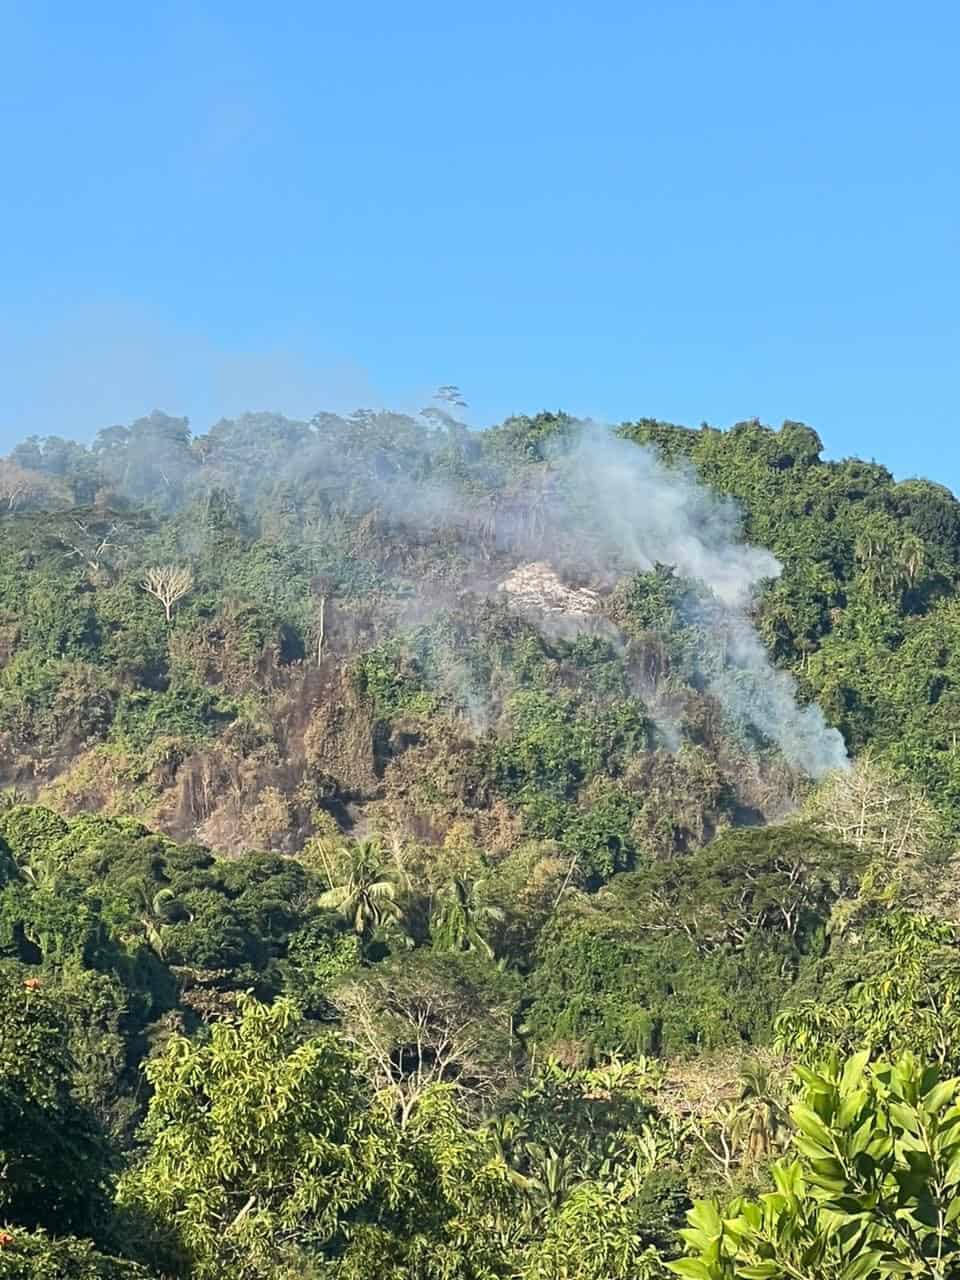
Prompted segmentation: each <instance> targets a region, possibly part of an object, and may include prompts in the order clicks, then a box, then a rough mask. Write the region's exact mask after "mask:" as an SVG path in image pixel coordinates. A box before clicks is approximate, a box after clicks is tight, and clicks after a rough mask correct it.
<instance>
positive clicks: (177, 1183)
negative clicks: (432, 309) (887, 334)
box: [0, 388, 960, 1280]
mask: <svg viewBox="0 0 960 1280" xmlns="http://www.w3.org/2000/svg"><path fill="white" fill-rule="evenodd" d="M456 413H457V397H456V394H455V389H451V388H446V389H444V394H443V395H441V396H440V397H439V398H438V400H437V402H436V406H435V407H434V408H432V409H429V410H425V411H424V412H423V413H422V414H421V415H420V416H418V417H415V418H414V417H408V416H404V415H398V414H386V413H359V414H356V415H353V416H352V417H350V418H347V419H343V418H339V417H337V416H335V415H332V414H320V415H318V416H317V417H316V418H314V419H313V420H312V421H311V422H296V421H290V420H287V419H284V418H280V417H277V416H272V415H266V414H255V415H247V416H245V417H242V418H239V419H237V420H230V421H222V422H219V423H217V424H216V425H215V426H214V427H212V428H211V429H210V430H209V431H208V432H207V433H206V434H205V435H197V436H194V435H192V434H191V432H190V429H189V427H188V424H187V422H186V421H185V420H181V419H175V418H170V417H167V416H165V415H164V414H161V413H154V414H152V415H151V416H150V417H148V418H144V419H141V420H140V421H137V422H135V423H133V424H132V425H131V426H130V427H111V428H109V429H108V430H106V431H103V432H101V433H100V434H99V435H98V436H97V437H96V439H95V440H94V441H93V443H92V444H90V445H87V446H85V445H80V444H76V443H74V442H71V441H69V440H66V439H64V438H61V437H59V436H49V437H45V438H42V439H37V438H34V439H30V440H27V441H25V442H23V443H22V444H20V445H18V446H17V447H16V448H15V449H14V450H13V451H12V452H11V453H10V455H9V456H8V457H7V458H6V459H2V460H0V789H2V790H0V956H2V959H0V967H2V993H0V999H2V1002H3V1018H2V1021H0V1168H2V1170H3V1172H2V1177H0V1222H4V1223H5V1224H6V1225H5V1227H4V1229H3V1232H2V1234H0V1278H2V1277H4V1276H8V1277H20V1276H23V1277H31V1278H34V1280H40V1278H41V1277H42V1278H44V1280H46V1278H47V1277H51V1278H53V1277H61V1276H62V1277H76V1280H92V1278H93V1277H127V1276H130V1277H133V1276H141V1277H154V1278H159V1277H178V1278H179V1277H183V1278H186V1277H196V1280H207V1278H211V1280H212V1278H213V1277H226V1278H227V1280H268V1278H269V1280H280V1278H281V1277H292V1276H294V1275H297V1276H299V1277H311V1276H318V1277H319V1276H331V1277H337V1278H339V1280H374V1278H376V1277H388V1276H389V1277H397V1278H398V1280H404V1278H406V1280H564V1278H568V1277H573V1276H576V1277H578V1278H579V1280H648V1278H649V1277H666V1276H668V1275H670V1274H679V1275H683V1276H687V1277H692V1278H695V1280H727V1278H732V1277H743V1278H744V1280H764V1278H767V1280H775V1278H780V1277H782V1278H784V1280H786V1278H787V1277H790V1278H792V1280H821V1278H823V1280H832V1278H834V1277H835V1278H836V1280H887V1277H891V1276H895V1275H912V1276H920V1277H928V1278H929V1280H948V1277H954V1276H960V1227H958V1222H960V1107H958V1106H957V1105H956V1103H957V1101H958V1085H957V1082H956V1081H955V1080H954V1079H953V1077H954V1075H955V1073H957V1072H960V1015H958V1010H960V1004H958V1001H960V951H958V946H960V854H958V841H960V745H958V732H960V504H958V502H957V501H956V499H955V498H954V497H953V496H952V494H951V493H950V492H949V491H948V490H946V489H944V488H943V487H941V486H939V485H937V484H935V483H933V482H930V481H925V480H910V481H906V482H902V483H896V482H895V481H894V479H893V477H892V476H891V474H890V473H889V472H888V471H887V470H886V469H885V468H884V467H883V466H881V465H878V464H876V463H867V462H862V461H858V460H847V461H844V462H827V461H824V460H823V458H822V452H823V447H822V444H821V441H820V440H819V439H818V437H817V435H816V433H815V432H814V431H813V430H811V429H810V428H809V427H806V426H804V425H802V424H800V423H793V422H787V423H784V425H783V426H782V428H780V429H779V430H772V429H770V428H767V427H764V426H761V425H760V424H759V423H757V422H747V423H741V424H739V425H737V426H736V427H734V428H732V429H730V430H728V431H720V430H717V429H714V428H711V427H707V426H704V427H702V428H700V429H698V430H691V429H688V428H685V427H679V426H673V425H670V424H666V423H660V422H654V421H651V420H640V421H636V422H629V423H624V424H622V425H621V426H620V427H619V428H617V429H616V430H613V431H611V430H606V429H600V428H598V427H596V426H594V425H592V424H583V423H579V422H576V421H574V420H573V419H571V418H569V417H567V416H565V415H563V414H541V415H539V416H537V417H535V418H526V417H518V418H512V419H508V420H507V421H506V422H504V423H502V424H501V425H499V426H496V427H493V428H490V429H487V430H484V431H475V430H470V429H468V428H467V427H466V426H465V425H464V424H463V423H461V422H460V421H458V419H457V417H456Z"/></svg>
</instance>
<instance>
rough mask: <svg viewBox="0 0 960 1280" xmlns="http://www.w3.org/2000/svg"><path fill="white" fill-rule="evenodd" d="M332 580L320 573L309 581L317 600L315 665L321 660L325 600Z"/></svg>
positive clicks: (325, 614)
mask: <svg viewBox="0 0 960 1280" xmlns="http://www.w3.org/2000/svg"><path fill="white" fill-rule="evenodd" d="M333 587H334V580H333V578H331V577H330V576H329V574H325V573H321V574H317V575H316V577H314V578H312V579H311V581H310V590H311V592H312V593H313V595H314V597H315V598H316V600H317V665H318V666H319V665H320V663H321V662H322V661H323V646H324V641H325V640H326V634H327V601H328V600H329V599H330V596H331V594H332V593H333Z"/></svg>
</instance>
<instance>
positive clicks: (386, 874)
mask: <svg viewBox="0 0 960 1280" xmlns="http://www.w3.org/2000/svg"><path fill="white" fill-rule="evenodd" d="M346 852H347V859H346V865H345V867H343V869H342V875H341V878H340V883H339V884H331V886H330V888H329V889H328V890H327V891H326V893H322V894H321V895H320V897H319V898H318V900H317V901H318V904H319V906H321V907H326V908H328V909H329V910H331V911H336V912H338V913H339V914H340V915H341V916H343V918H344V919H345V920H347V921H349V922H350V924H351V925H352V926H353V929H354V931H355V932H356V934H357V935H358V936H359V937H360V938H362V939H364V940H365V939H367V938H369V936H370V934H371V933H373V931H374V930H375V929H379V928H380V926H381V925H382V924H384V923H386V921H388V920H392V921H394V922H395V923H396V924H400V923H401V922H402V921H403V911H402V909H401V907H400V904H399V903H398V902H397V885H396V881H395V880H394V875H395V872H394V869H393V868H392V867H390V866H388V865H387V861H386V855H385V854H384V852H383V850H382V849H381V847H380V845H379V844H377V843H376V841H374V840H359V841H356V842H354V843H353V844H352V845H350V846H348V848H347V850H346ZM328 874H330V871H329V867H328ZM331 878H333V877H332V875H331Z"/></svg>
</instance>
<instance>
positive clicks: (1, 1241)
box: [0, 1231, 13, 1249]
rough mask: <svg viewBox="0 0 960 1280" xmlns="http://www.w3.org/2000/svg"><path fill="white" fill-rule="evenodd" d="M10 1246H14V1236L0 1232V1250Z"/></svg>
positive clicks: (6, 1232) (7, 1232)
mask: <svg viewBox="0 0 960 1280" xmlns="http://www.w3.org/2000/svg"><path fill="white" fill-rule="evenodd" d="M8 1244H13V1236H12V1235H11V1234H10V1232H9V1231H0V1249H5V1248H6V1247H7V1245H8Z"/></svg>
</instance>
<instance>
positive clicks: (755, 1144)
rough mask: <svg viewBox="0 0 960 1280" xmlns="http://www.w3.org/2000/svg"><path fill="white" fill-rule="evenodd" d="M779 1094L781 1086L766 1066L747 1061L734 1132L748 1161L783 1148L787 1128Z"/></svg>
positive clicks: (742, 1076)
mask: <svg viewBox="0 0 960 1280" xmlns="http://www.w3.org/2000/svg"><path fill="white" fill-rule="evenodd" d="M781 1095H782V1089H781V1086H780V1084H779V1082H778V1080H777V1078H776V1075H775V1073H774V1072H773V1071H771V1069H770V1067H769V1066H768V1065H767V1064H765V1063H763V1062H750V1063H748V1064H747V1065H746V1066H745V1067H744V1068H743V1070H742V1072H741V1073H740V1095H739V1098H738V1099H737V1106H736V1123H735V1126H734V1129H735V1134H736V1136H737V1138H738V1139H739V1141H740V1142H741V1143H742V1144H743V1147H744V1148H745V1151H746V1156H747V1159H748V1160H762V1159H766V1157H767V1156H769V1155H770V1154H771V1152H772V1151H773V1150H775V1149H777V1148H779V1147H781V1146H782V1144H783V1141H784V1138H785V1136H786V1134H787V1132H788V1129H789V1126H788V1124H787V1116H786V1112H785V1109H784V1105H783V1099H782V1096H781Z"/></svg>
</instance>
